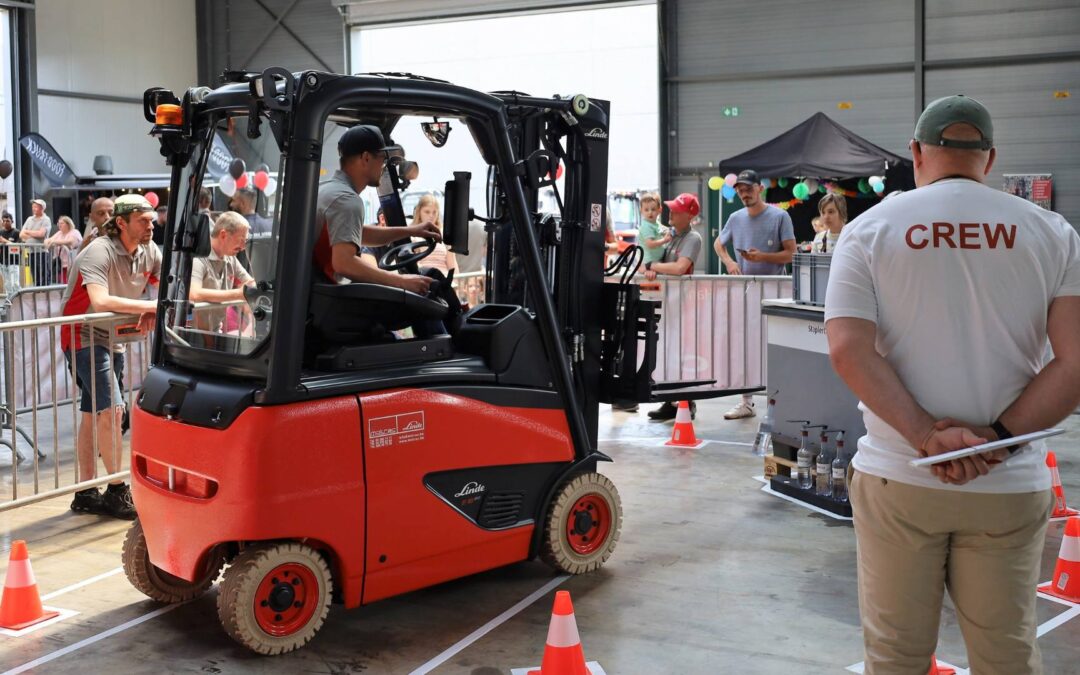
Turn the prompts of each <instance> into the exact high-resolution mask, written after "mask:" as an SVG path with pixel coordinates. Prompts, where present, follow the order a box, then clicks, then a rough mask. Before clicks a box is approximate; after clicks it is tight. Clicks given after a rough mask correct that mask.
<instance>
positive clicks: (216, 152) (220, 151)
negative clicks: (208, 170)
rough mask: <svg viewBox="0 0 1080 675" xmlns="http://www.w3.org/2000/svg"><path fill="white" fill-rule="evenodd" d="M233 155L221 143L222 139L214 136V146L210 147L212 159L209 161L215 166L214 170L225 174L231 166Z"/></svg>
mask: <svg viewBox="0 0 1080 675" xmlns="http://www.w3.org/2000/svg"><path fill="white" fill-rule="evenodd" d="M232 160H233V158H232V154H231V153H230V152H229V151H228V150H227V149H226V148H225V146H224V145H223V144H222V143H221V139H220V138H218V137H217V136H214V144H213V145H211V146H210V159H209V161H210V162H211V163H212V164H213V165H214V166H213V169H214V170H216V172H217V173H225V171H226V170H227V169H228V168H229V164H230V163H231V162H232Z"/></svg>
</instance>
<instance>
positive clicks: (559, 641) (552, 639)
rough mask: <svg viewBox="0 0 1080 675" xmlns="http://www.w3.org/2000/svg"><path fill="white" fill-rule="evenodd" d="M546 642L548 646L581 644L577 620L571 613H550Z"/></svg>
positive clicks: (560, 646) (574, 645)
mask: <svg viewBox="0 0 1080 675" xmlns="http://www.w3.org/2000/svg"><path fill="white" fill-rule="evenodd" d="M547 644H548V646H549V647H559V648H562V647H576V646H577V645H579V644H581V638H580V637H579V636H578V632H577V621H575V620H574V615H573V614H566V615H562V614H552V615H551V624H550V625H549V626H548V636H547Z"/></svg>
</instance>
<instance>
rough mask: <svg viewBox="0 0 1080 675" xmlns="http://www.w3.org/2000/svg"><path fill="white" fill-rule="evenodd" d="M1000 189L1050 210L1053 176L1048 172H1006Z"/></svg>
mask: <svg viewBox="0 0 1080 675" xmlns="http://www.w3.org/2000/svg"><path fill="white" fill-rule="evenodd" d="M1003 178H1004V179H1005V180H1004V183H1003V185H1002V186H1001V189H1002V190H1004V191H1005V192H1008V193H1009V194H1011V195H1016V196H1017V197H1022V198H1023V199H1026V200H1028V201H1029V202H1032V203H1034V204H1035V205H1037V206H1041V207H1043V208H1044V209H1047V210H1050V209H1051V208H1053V207H1052V204H1053V201H1054V200H1053V197H1054V195H1053V192H1054V190H1053V188H1054V177H1053V174H1049V173H1007V174H1005V175H1004V176H1003Z"/></svg>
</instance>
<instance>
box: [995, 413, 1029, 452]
mask: <svg viewBox="0 0 1080 675" xmlns="http://www.w3.org/2000/svg"><path fill="white" fill-rule="evenodd" d="M990 428H991V429H993V430H994V433H996V434H997V436H998V440H999V441H1004V440H1006V439H1009V438H1012V437H1013V433H1012V432H1011V431H1009V430H1008V429H1007V428H1005V425H1004V424H1002V423H1001V420H998V421H996V422H994V423H993V424H991V425H990ZM1021 447H1022V446H1019V445H1010V446H1009V448H1008V450H1009V454H1010V455H1012V454H1015V453H1016V451H1017V450H1019V449H1020V448H1021Z"/></svg>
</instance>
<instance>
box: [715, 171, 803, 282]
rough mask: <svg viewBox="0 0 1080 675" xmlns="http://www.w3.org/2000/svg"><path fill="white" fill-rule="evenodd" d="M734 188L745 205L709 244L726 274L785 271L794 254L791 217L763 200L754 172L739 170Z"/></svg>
mask: <svg viewBox="0 0 1080 675" xmlns="http://www.w3.org/2000/svg"><path fill="white" fill-rule="evenodd" d="M735 190H736V191H737V192H738V194H739V199H741V200H742V203H743V204H744V205H745V206H746V208H744V209H739V210H738V211H736V212H735V213H733V214H731V216H730V217H729V218H728V221H727V223H726V224H725V225H724V229H723V230H721V231H720V236H719V237H717V239H716V242H715V243H714V244H713V246H714V247H715V248H716V254H717V255H719V256H720V259H721V260H722V261H723V262H724V267H725V268H726V269H727V271H728V274H755V275H756V274H761V275H775V274H786V269H785V265H787V264H788V263H789V262H791V256H792V255H794V253H795V229H794V228H793V227H792V226H791V216H789V215H788V214H787V211H784V210H782V209H778V208H776V207H775V206H770V205H769V204H766V203H765V200H764V199H762V198H761V184H760V182H759V181H758V175H757V172H755V171H751V170H746V171H743V172H742V173H740V174H739V178H738V180H737V181H736V183H735ZM728 244H734V247H735V255H736V257H737V258H738V262H735V260H732V258H731V255H730V254H729V253H728V252H727V248H726V247H727V245H728Z"/></svg>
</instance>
